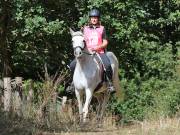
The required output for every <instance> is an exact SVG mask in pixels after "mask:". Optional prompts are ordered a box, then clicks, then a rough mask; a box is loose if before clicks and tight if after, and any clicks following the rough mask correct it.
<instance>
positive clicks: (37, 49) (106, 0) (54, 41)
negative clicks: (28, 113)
mask: <svg viewBox="0 0 180 135" xmlns="http://www.w3.org/2000/svg"><path fill="white" fill-rule="evenodd" d="M10 5H11V8H10V10H9V14H10V17H11V19H10V21H9V23H8V31H7V39H8V49H9V50H11V51H10V52H11V58H12V65H13V68H12V69H13V73H14V76H15V75H22V76H23V77H24V78H25V79H26V78H27V79H28V78H32V79H34V80H35V79H38V75H37V73H38V74H40V75H41V74H42V67H44V64H47V67H48V70H49V71H50V73H52V74H53V73H54V72H55V71H57V69H58V68H61V69H63V68H65V66H66V64H69V61H70V60H71V59H72V55H73V51H72V47H71V37H70V34H69V32H68V31H69V27H75V28H76V27H78V28H80V27H82V26H84V25H86V24H87V23H88V12H89V10H90V9H91V8H94V7H97V8H98V9H99V10H100V11H101V13H102V15H101V22H102V24H103V25H104V26H105V27H106V32H107V35H108V39H109V45H108V50H110V51H113V52H114V53H115V54H116V56H117V57H118V60H119V63H120V65H119V67H120V69H119V71H120V78H121V86H122V89H123V90H124V92H125V101H124V102H123V103H118V102H116V101H114V100H113V101H112V103H111V105H110V107H111V109H112V111H114V113H116V114H121V115H122V117H123V119H124V120H125V121H131V120H134V119H135V120H143V119H144V118H145V117H146V115H147V114H148V113H147V112H149V113H152V114H153V113H154V112H155V113H156V112H157V113H160V114H162V113H163V115H164V116H167V115H170V116H172V115H174V114H176V113H177V112H178V111H179V104H180V101H179V99H180V98H179V92H178V89H179V83H178V81H179V80H178V78H179V77H178V76H177V71H178V69H177V67H178V63H177V60H178V58H179V51H178V50H179V46H180V44H179V43H180V40H179V37H180V10H179V9H180V2H179V0H169V1H163V0H153V1H150V0H149V1H145V0H140V1H137V0H126V1H125V0H87V1H85V0H71V1H70V0H68V1H64V0H58V1H57V0H47V1H45V2H44V1H43V2H42V1H40V0H35V1H29V0H13V1H11V2H10ZM2 9H3V6H2V4H1V1H0V13H1V11H2ZM0 30H1V25H0ZM1 57H2V54H0V58H1ZM1 61H2V58H1V60H0V62H1ZM63 63H65V65H63ZM0 67H3V64H2V63H1V64H0ZM1 69H2V68H1ZM1 72H2V71H1ZM27 83H28V82H27ZM36 85H37V86H35V88H34V89H35V90H36V89H40V88H41V87H43V86H42V84H41V83H38V82H37V84H36ZM62 89H63V87H62V86H60V88H59V90H60V91H62ZM37 93H38V92H37ZM39 93H41V92H40V91H39ZM36 98H37V99H38V95H36ZM149 110H151V111H149ZM148 115H150V114H148Z"/></svg>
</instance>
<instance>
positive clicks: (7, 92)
mask: <svg viewBox="0 0 180 135" xmlns="http://www.w3.org/2000/svg"><path fill="white" fill-rule="evenodd" d="M3 82H4V98H3V101H4V111H7V112H9V111H10V107H11V94H12V91H11V78H10V77H5V78H3Z"/></svg>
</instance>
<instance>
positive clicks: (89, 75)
mask: <svg viewBox="0 0 180 135" xmlns="http://www.w3.org/2000/svg"><path fill="white" fill-rule="evenodd" d="M70 33H71V35H72V44H73V49H74V56H75V58H76V62H77V63H76V67H75V71H74V76H73V83H74V86H75V94H76V97H77V100H78V107H79V114H80V121H81V122H86V117H87V114H88V109H89V105H90V102H91V99H92V97H93V96H95V97H96V98H97V100H98V102H99V113H100V112H101V113H100V116H99V117H102V116H103V112H104V109H105V106H106V104H107V101H108V99H109V92H108V90H107V84H106V83H104V85H103V86H102V87H101V88H100V90H98V91H97V92H94V90H95V89H96V87H97V86H98V84H99V83H100V82H101V81H102V76H101V74H102V73H101V72H102V71H101V68H100V65H99V64H97V60H96V59H95V55H96V54H93V53H92V52H90V51H89V50H88V49H87V48H86V46H85V43H84V37H83V33H82V32H81V31H77V32H74V31H73V30H72V29H70ZM107 56H108V58H109V59H110V62H111V66H112V69H113V85H114V87H115V89H116V96H117V97H120V98H121V96H122V95H121V91H120V86H119V77H118V60H117V58H116V56H115V55H114V54H113V53H112V52H107ZM84 93H85V103H84V104H83V99H84ZM100 107H101V109H100Z"/></svg>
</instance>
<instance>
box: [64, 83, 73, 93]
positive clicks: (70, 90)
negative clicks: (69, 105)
mask: <svg viewBox="0 0 180 135" xmlns="http://www.w3.org/2000/svg"><path fill="white" fill-rule="evenodd" d="M74 91H75V87H74V83H73V81H72V82H71V83H70V85H69V86H68V87H67V88H66V92H67V93H69V94H72V93H73V92H74Z"/></svg>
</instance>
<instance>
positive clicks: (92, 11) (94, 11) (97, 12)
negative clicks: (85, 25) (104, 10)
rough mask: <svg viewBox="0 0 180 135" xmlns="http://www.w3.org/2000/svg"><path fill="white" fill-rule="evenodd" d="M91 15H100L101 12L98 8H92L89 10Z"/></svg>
mask: <svg viewBox="0 0 180 135" xmlns="http://www.w3.org/2000/svg"><path fill="white" fill-rule="evenodd" d="M89 17H100V12H99V10H97V9H92V10H91V11H90V12H89Z"/></svg>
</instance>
